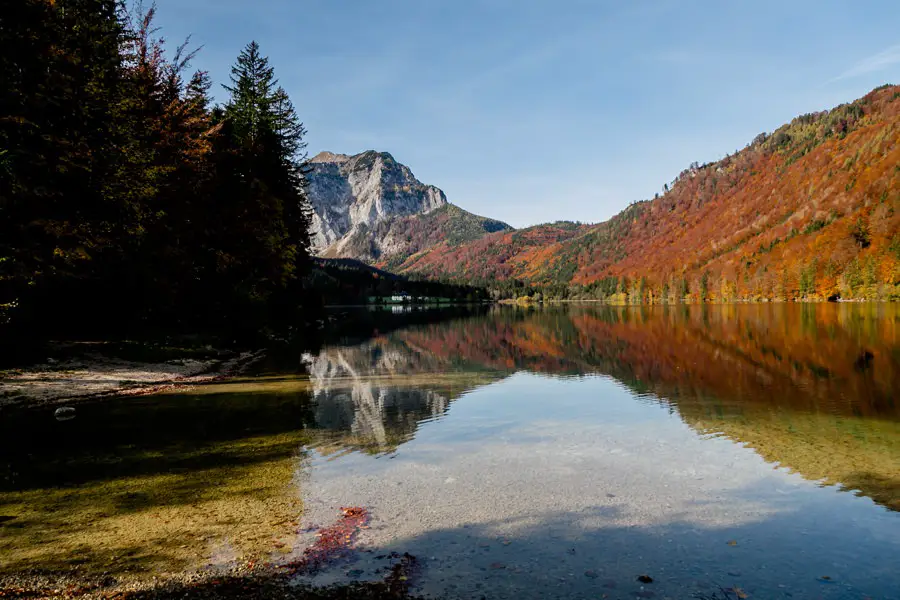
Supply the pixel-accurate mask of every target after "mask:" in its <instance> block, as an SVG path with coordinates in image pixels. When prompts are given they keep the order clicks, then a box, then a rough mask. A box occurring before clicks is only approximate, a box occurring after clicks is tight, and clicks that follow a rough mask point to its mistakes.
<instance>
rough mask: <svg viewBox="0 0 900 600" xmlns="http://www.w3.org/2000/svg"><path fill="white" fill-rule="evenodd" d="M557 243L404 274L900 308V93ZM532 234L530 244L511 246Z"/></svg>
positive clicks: (444, 253) (804, 120) (842, 110)
mask: <svg viewBox="0 0 900 600" xmlns="http://www.w3.org/2000/svg"><path fill="white" fill-rule="evenodd" d="M667 187H668V185H667ZM553 230H554V227H553V225H539V226H535V227H532V228H527V229H525V230H517V231H516V232H511V233H508V234H504V235H503V236H499V235H496V234H494V235H492V236H485V237H483V238H480V239H478V240H473V241H472V242H469V243H467V244H463V245H461V246H457V247H454V248H447V247H444V246H435V247H432V248H429V249H426V250H424V251H422V252H420V253H417V254H416V255H414V256H411V257H410V258H409V259H408V260H407V261H405V262H404V263H403V264H401V265H399V266H398V267H397V268H398V270H399V271H400V272H415V273H419V274H421V275H426V276H430V277H451V278H461V279H468V280H471V281H481V282H485V283H489V282H490V281H492V280H493V279H495V278H498V277H501V278H511V279H521V280H523V281H526V282H529V283H532V284H535V285H539V286H545V287H554V288H556V289H557V294H559V295H561V296H562V297H567V296H570V295H571V294H572V292H573V290H575V292H576V293H580V294H583V293H587V294H588V295H593V297H603V298H612V297H614V296H617V300H618V301H627V302H654V301H659V300H660V299H662V298H665V299H666V300H667V301H679V300H685V299H688V300H693V301H704V300H737V299H744V300H763V299H766V300H772V299H800V298H807V299H825V298H829V297H837V296H840V297H843V298H876V297H894V296H900V86H891V85H888V86H882V87H880V88H876V89H875V90H873V91H872V92H870V93H869V94H867V95H866V96H864V97H863V98H860V99H858V100H856V101H854V102H851V103H847V104H843V105H840V106H838V107H835V108H833V109H831V110H828V111H821V112H817V113H810V114H807V115H802V116H800V117H797V118H795V119H794V120H793V121H791V122H790V123H788V124H785V125H783V126H781V127H779V128H778V129H776V130H775V131H774V132H772V133H771V134H760V135H759V136H757V137H756V138H755V139H754V140H753V141H752V142H750V143H749V144H748V145H747V146H746V147H745V148H744V149H743V150H741V151H739V152H737V153H736V154H734V155H728V156H726V157H725V158H723V159H721V160H719V161H715V162H712V163H708V164H705V165H702V166H701V165H699V164H697V163H693V164H692V165H690V166H689V167H688V168H687V169H685V170H684V171H683V172H682V173H681V174H680V175H679V176H678V177H677V178H676V180H675V183H674V185H672V186H671V188H670V189H668V190H667V191H666V193H665V194H663V195H661V196H658V197H656V198H654V199H653V200H644V201H641V202H636V203H633V204H631V205H629V206H628V207H627V208H625V209H624V210H622V211H621V212H620V213H618V214H617V215H615V216H613V217H612V218H611V219H609V220H607V221H604V222H602V223H598V224H595V225H585V226H580V228H579V229H578V231H576V232H574V233H573V234H572V235H569V236H568V237H567V238H565V239H563V237H560V236H558V235H553V233H554V231H553ZM523 231H527V232H529V233H528V234H526V235H527V236H530V238H531V239H532V243H519V246H518V247H516V248H512V247H510V246H511V244H514V243H515V242H516V240H515V237H514V236H515V233H518V232H523ZM541 238H545V239H543V240H541ZM575 288H587V289H586V291H585V290H584V289H575Z"/></svg>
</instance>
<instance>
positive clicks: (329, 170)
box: [308, 150, 447, 256]
mask: <svg viewBox="0 0 900 600" xmlns="http://www.w3.org/2000/svg"><path fill="white" fill-rule="evenodd" d="M310 162H311V166H312V172H311V173H310V174H309V175H308V181H309V197H310V202H311V204H312V208H313V211H314V214H313V219H312V228H311V232H312V241H313V251H314V252H316V253H317V254H322V255H333V256H341V255H343V254H345V253H343V252H342V249H343V245H344V244H346V242H348V241H349V240H350V239H352V238H358V237H359V235H360V234H361V233H365V232H366V231H367V230H373V229H375V227H376V226H377V225H378V224H380V223H383V222H385V221H387V220H390V219H393V218H395V217H402V216H410V215H416V214H426V213H428V212H431V211H433V210H435V209H437V208H440V207H442V206H444V205H446V204H447V198H446V196H445V195H444V192H442V191H441V190H439V189H438V188H436V187H434V186H432V185H425V184H424V183H422V182H421V181H419V180H418V179H416V177H415V176H414V175H413V173H412V171H411V170H410V169H409V167H407V166H406V165H403V164H400V163H398V162H397V161H396V160H394V157H393V156H391V155H390V154H388V153H387V152H376V151H374V150H368V151H366V152H362V153H360V154H355V155H353V156H348V155H346V154H336V153H333V152H321V153H319V154H317V155H316V156H315V157H313V159H312V160H311V161H310Z"/></svg>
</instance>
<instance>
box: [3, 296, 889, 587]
mask: <svg viewBox="0 0 900 600" xmlns="http://www.w3.org/2000/svg"><path fill="white" fill-rule="evenodd" d="M406 317H408V318H406V321H408V323H409V324H408V325H404V321H403V319H404V318H405V317H404V315H399V316H398V315H393V316H392V320H391V321H390V325H389V326H383V325H377V323H380V321H378V320H376V321H375V322H376V326H375V327H374V329H375V331H374V333H372V334H369V332H370V331H372V329H373V327H372V326H371V324H372V322H373V319H372V315H371V314H368V315H363V316H362V318H360V317H359V316H358V315H354V314H353V313H351V312H345V313H342V314H340V315H339V321H340V324H341V327H340V328H338V329H339V330H340V335H338V336H337V337H336V339H334V340H331V341H330V342H329V343H327V344H325V345H324V346H322V347H320V348H316V349H313V350H310V351H307V352H305V353H304V354H303V356H296V355H294V356H289V357H278V358H279V360H275V359H273V360H272V361H271V362H270V363H269V364H268V365H267V366H265V367H263V368H261V369H260V370H259V372H258V373H256V374H254V375H253V376H248V377H243V378H240V379H235V380H233V381H224V382H219V383H214V384H209V385H204V386H199V387H196V388H194V389H192V390H189V391H175V392H171V393H164V394H158V395H154V396H144V397H137V398H121V399H116V400H107V401H104V402H93V403H86V404H84V405H78V407H77V411H78V412H77V417H76V418H75V419H72V420H69V421H57V420H55V419H54V418H53V416H52V415H53V411H52V409H47V408H43V409H32V410H27V409H23V408H19V409H14V410H13V409H10V410H6V411H5V412H2V413H0V434H2V441H0V451H2V452H3V456H2V458H3V459H4V460H0V469H3V470H2V471H0V482H2V487H0V575H10V574H15V573H20V572H24V571H26V570H33V569H37V570H39V571H41V572H50V573H52V572H68V573H79V574H84V575H91V574H94V573H98V572H102V573H103V574H105V575H106V576H108V577H111V578H113V579H115V580H117V581H128V580H130V579H135V578H138V579H139V578H142V577H143V578H145V577H147V576H148V574H152V575H157V576H159V577H160V578H165V577H167V576H177V575H178V574H179V573H184V572H200V573H213V574H214V573H217V572H225V571H226V570H227V569H229V568H230V567H231V566H232V565H234V564H235V563H238V562H247V561H265V562H268V563H275V564H278V563H279V562H290V561H292V560H297V559H298V558H299V557H302V556H304V550H305V549H306V548H308V547H310V546H311V545H313V544H315V543H316V540H317V534H321V532H322V529H321V528H323V527H328V526H329V525H330V524H332V523H333V522H335V520H336V519H337V518H338V515H340V511H341V507H348V506H360V507H364V508H365V509H367V511H368V513H369V516H370V520H369V522H368V524H367V525H366V526H365V528H364V529H362V530H360V531H358V533H357V534H356V537H355V538H354V541H353V552H351V553H349V554H348V555H346V556H343V557H341V558H340V559H338V560H335V561H330V562H328V563H326V564H324V565H323V566H322V568H320V569H319V570H317V571H315V572H310V573H301V574H299V575H297V577H298V579H301V580H303V582H312V583H315V584H322V585H326V584H331V583H345V582H349V581H366V580H380V579H383V578H384V576H385V573H386V572H388V571H389V570H390V568H391V566H392V565H394V564H396V561H397V557H398V556H401V555H403V553H408V554H409V555H412V556H414V557H416V567H415V569H414V571H411V572H410V573H409V577H410V580H411V582H412V583H413V590H412V591H413V592H414V593H416V594H424V595H431V596H436V597H442V598H481V597H487V598H548V597H560V598H603V597H607V598H636V597H637V598H653V597H655V598H692V597H705V598H744V597H749V598H791V597H793V598H826V599H830V598H859V599H863V598H872V599H876V598H878V599H882V598H885V599H886V598H893V599H896V598H900V558H898V557H900V307H898V306H897V305H890V304H803V305H800V304H789V305H786V304H759V305H725V306H686V305H677V306H668V307H665V306H657V307H608V306H601V305H572V306H567V307H549V306H548V307H533V308H521V307H499V306H496V307H485V308H483V309H471V310H468V311H462V312H454V313H440V312H436V311H413V312H412V313H410V314H409V315H407V316H406ZM357 320H358V321H359V322H364V323H367V324H368V325H367V328H366V330H365V332H366V334H365V335H362V334H359V333H353V327H352V324H353V323H354V322H356V321H357ZM639 577H643V578H644V579H645V581H643V582H642V581H639V580H638V578H639ZM650 579H652V582H650V581H649V580H650Z"/></svg>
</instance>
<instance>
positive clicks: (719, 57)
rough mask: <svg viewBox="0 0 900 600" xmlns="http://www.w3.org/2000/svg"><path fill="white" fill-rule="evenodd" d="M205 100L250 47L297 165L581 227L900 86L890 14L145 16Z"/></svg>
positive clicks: (219, 3) (178, 9) (767, 9)
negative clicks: (318, 157) (343, 159)
mask: <svg viewBox="0 0 900 600" xmlns="http://www.w3.org/2000/svg"><path fill="white" fill-rule="evenodd" d="M157 4H158V9H159V12H158V25H160V26H161V27H162V34H163V35H164V36H165V37H166V38H167V39H169V40H172V45H174V43H175V42H177V41H180V40H181V39H183V38H184V37H185V36H186V35H188V34H191V35H192V36H193V37H192V41H193V42H194V43H196V44H197V45H202V46H203V50H202V51H201V53H200V55H199V56H198V57H197V59H196V61H195V62H194V66H195V67H197V68H202V69H205V70H207V71H209V72H210V74H211V76H212V77H213V79H214V81H215V82H216V90H215V92H216V96H217V98H218V99H220V100H221V99H223V98H224V92H223V91H222V89H221V87H219V84H221V83H223V82H225V81H227V77H228V73H229V66H230V65H231V63H232V62H233V61H234V58H235V57H236V56H237V54H238V52H239V51H240V50H241V48H242V47H243V46H244V45H245V44H246V43H247V42H249V41H250V40H253V39H255V40H257V41H258V42H259V43H260V45H261V48H262V51H263V53H264V54H266V55H268V56H269V58H270V61H271V63H272V64H273V66H274V67H275V70H276V74H277V75H278V77H279V78H280V80H281V83H282V85H283V86H284V87H285V89H287V91H288V92H289V94H290V95H291V98H292V99H293V101H294V103H295V104H296V106H297V109H298V111H299V113H300V116H301V118H302V119H303V121H304V123H305V125H306V127H307V129H308V130H309V135H308V137H307V141H308V142H309V150H310V154H311V155H312V154H315V153H317V152H319V151H321V150H331V151H334V152H343V153H348V154H352V153H356V152H361V151H363V150H367V149H377V150H382V151H387V152H390V153H391V154H393V156H394V157H395V158H396V159H397V160H399V161H400V162H402V163H404V164H406V165H408V166H409V167H410V168H411V169H412V170H413V172H414V173H415V175H416V176H417V177H418V178H419V179H420V180H422V181H423V182H425V183H430V184H434V185H437V186H438V187H440V188H441V189H443V190H444V191H445V192H446V194H447V197H448V199H449V200H450V201H451V202H454V203H456V204H458V205H460V206H462V207H463V208H465V209H467V210H470V211H472V212H475V213H478V214H482V215H486V216H490V217H494V218H498V219H502V220H505V221H507V222H509V223H510V224H512V225H515V226H517V227H518V226H524V225H530V224H535V223H540V222H546V221H552V220H557V219H568V220H580V221H585V222H597V221H601V220H604V219H606V218H608V217H610V216H611V215H613V214H615V213H616V212H618V211H619V210H621V209H622V208H623V207H625V206H627V205H628V203H629V202H631V201H634V200H641V199H646V198H651V197H652V196H653V194H654V193H655V192H657V191H660V189H661V188H662V186H663V184H664V183H666V182H669V181H671V180H672V179H673V178H674V177H675V176H676V175H677V174H678V173H679V172H680V171H681V170H682V169H684V168H685V167H687V166H688V164H690V163H691V162H693V161H699V162H701V163H702V162H706V161H711V160H716V159H718V158H721V157H722V156H724V155H725V154H726V153H729V152H734V151H735V150H737V149H739V148H743V147H744V146H745V145H746V144H747V143H748V142H749V141H750V140H751V139H752V138H753V137H754V136H755V135H756V134H757V133H759V132H761V131H772V130H773V129H775V128H776V127H778V126H779V125H781V124H782V123H784V122H786V121H788V120H790V119H791V118H792V117H794V116H796V115H798V114H802V113H806V112H812V111H815V110H821V109H825V108H830V107H832V106H834V105H836V104H840V103H842V102H847V101H850V100H853V99H855V98H857V97H859V96H861V95H863V94H865V93H866V92H868V91H869V90H871V89H872V88H874V87H876V86H878V85H881V84H883V83H900V27H898V24H900V2H897V1H896V0H884V1H874V0H871V1H865V0H857V1H851V0H846V1H840V2H839V1H832V0H810V1H806V0H780V1H778V2H769V1H759V0H756V1H753V2H730V1H722V0H719V1H718V2H700V1H696V2H693V1H691V0H677V1H676V0H671V1H670V0H646V1H640V0H634V1H622V0H619V1H617V2H605V1H600V0H595V1H589V0H555V1H550V0H546V1H544V0H540V1H538V0H535V1H527V0H482V1H478V2H476V1H475V0H455V1H451V0H404V1H399V0H397V1H394V0H379V1H377V2H374V1H368V0H365V1H362V0H359V1H357V0H354V1H350V0H346V1H342V0H331V1H328V0H319V1H313V0H256V1H253V2H250V1H249V0H157Z"/></svg>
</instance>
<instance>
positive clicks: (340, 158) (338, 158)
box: [309, 150, 350, 163]
mask: <svg viewBox="0 0 900 600" xmlns="http://www.w3.org/2000/svg"><path fill="white" fill-rule="evenodd" d="M348 160H350V157H349V156H348V155H346V154H335V153H334V152H328V151H327V150H326V151H324V152H319V153H318V154H316V155H315V156H313V157H312V158H311V159H309V162H311V163H342V162H346V161H348Z"/></svg>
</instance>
